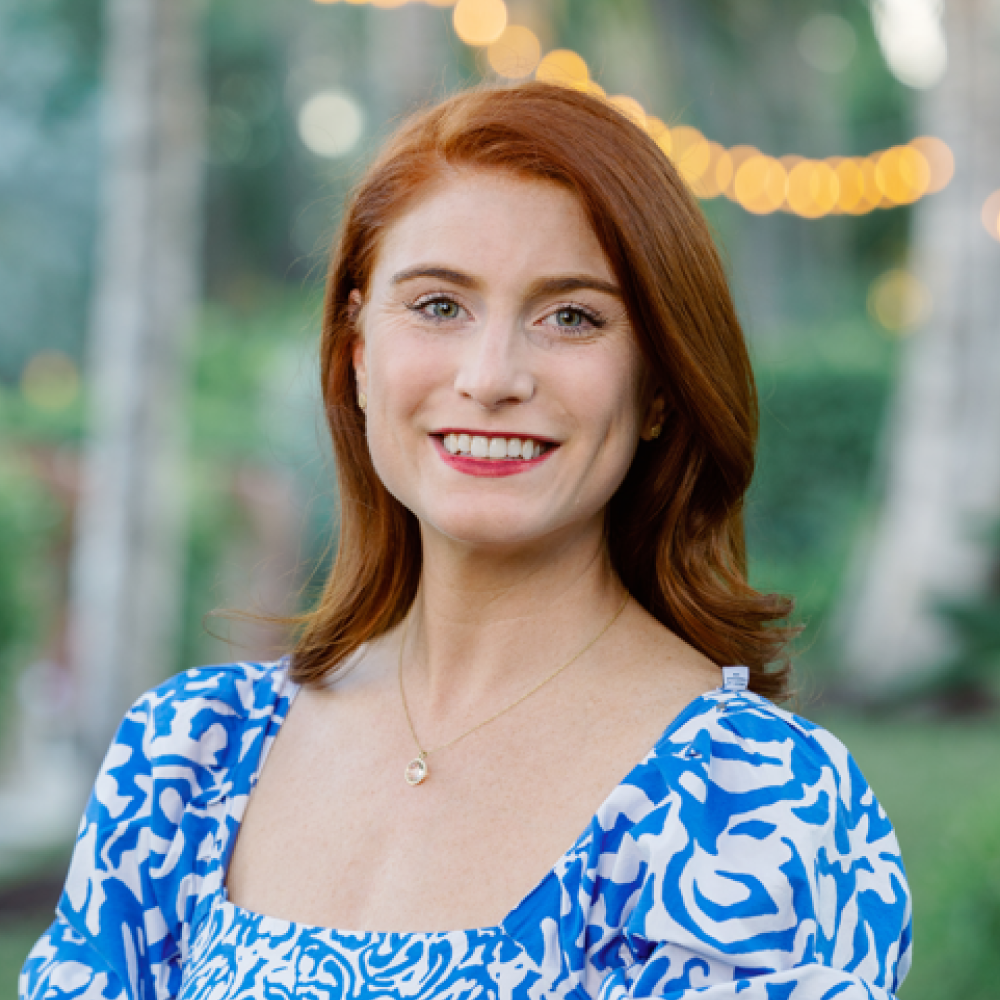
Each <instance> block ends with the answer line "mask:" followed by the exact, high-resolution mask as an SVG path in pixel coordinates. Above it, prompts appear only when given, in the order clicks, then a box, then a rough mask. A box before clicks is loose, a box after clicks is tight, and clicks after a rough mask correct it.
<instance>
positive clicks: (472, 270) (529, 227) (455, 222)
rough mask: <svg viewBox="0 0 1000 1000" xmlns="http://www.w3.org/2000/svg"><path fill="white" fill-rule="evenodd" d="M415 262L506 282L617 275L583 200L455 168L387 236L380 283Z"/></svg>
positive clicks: (507, 176)
mask: <svg viewBox="0 0 1000 1000" xmlns="http://www.w3.org/2000/svg"><path fill="white" fill-rule="evenodd" d="M415 263H426V264H435V265H441V266H444V265H448V266H451V267H455V268H457V269H459V270H461V271H464V272H466V273H469V274H474V275H478V276H481V277H487V278H495V277H496V276H497V275H498V273H502V275H504V276H505V277H506V278H507V279H508V280H511V281H517V280H526V279H531V280H533V279H535V278H537V277H539V276H540V275H543V274H592V275H594V276H595V277H598V278H602V279H603V280H605V281H612V280H613V275H612V273H611V268H610V266H609V264H608V261H607V258H606V257H605V255H604V251H603V250H602V249H601V245H600V243H599V242H598V240H597V236H596V234H595V233H594V230H593V228H592V226H591V225H590V221H589V219H588V218H587V215H586V213H585V212H584V210H583V206H582V205H581V204H580V201H579V199H578V198H577V197H576V196H575V195H574V194H573V193H572V192H571V191H569V190H568V189H566V188H564V187H562V186H561V185H558V184H555V183H554V182H551V181H545V180H541V179H534V178H525V177H521V176H518V175H515V174H511V173H506V172H502V171H494V170H483V169H469V168H464V169H453V170H449V171H448V173H446V174H445V175H444V176H443V177H441V178H440V179H439V180H437V181H436V182H435V183H434V184H433V186H432V187H430V188H429V189H428V190H427V191H426V192H425V193H424V194H423V195H422V196H421V197H420V198H419V199H418V200H417V201H416V202H415V203H414V204H413V205H411V206H410V207H409V208H408V209H407V210H406V211H405V212H404V213H403V215H402V216H400V218H399V219H397V220H396V221H395V222H394V223H393V225H391V226H390V227H389V229H388V231H387V233H386V234H385V236H384V238H383V240H382V245H381V248H380V252H379V255H378V259H377V261H376V265H375V273H374V275H373V277H374V278H375V280H376V281H378V280H379V279H380V278H385V277H387V276H388V275H390V274H393V273H396V272H398V271H399V270H401V269H404V268H407V267H412V266H413V265H414V264H415Z"/></svg>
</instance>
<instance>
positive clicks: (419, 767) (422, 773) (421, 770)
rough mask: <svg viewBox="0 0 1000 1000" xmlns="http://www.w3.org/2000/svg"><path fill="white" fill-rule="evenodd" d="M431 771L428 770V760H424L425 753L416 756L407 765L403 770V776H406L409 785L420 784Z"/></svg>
mask: <svg viewBox="0 0 1000 1000" xmlns="http://www.w3.org/2000/svg"><path fill="white" fill-rule="evenodd" d="M429 773H430V772H429V771H428V770H427V761H426V760H424V757H423V754H421V755H420V756H419V757H414V758H413V760H411V761H410V763H409V764H407V765H406V770H405V771H404V772H403V777H404V778H406V783H407V784H408V785H419V784H420V782H421V781H424V780H425V779H426V777H427V775H428V774H429Z"/></svg>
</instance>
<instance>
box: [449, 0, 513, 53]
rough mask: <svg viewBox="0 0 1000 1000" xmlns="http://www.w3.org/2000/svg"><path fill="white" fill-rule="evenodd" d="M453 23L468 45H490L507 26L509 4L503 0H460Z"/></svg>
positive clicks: (457, 33)
mask: <svg viewBox="0 0 1000 1000" xmlns="http://www.w3.org/2000/svg"><path fill="white" fill-rule="evenodd" d="M452 24H453V25H454V27H455V34H456V35H458V37H459V38H460V39H461V40H462V41H463V42H465V44H466V45H474V46H483V45H490V44H491V43H492V42H495V41H497V39H499V38H500V36H501V35H503V33H504V29H505V28H506V27H507V6H506V4H505V3H504V2H503V0H458V3H456V4H455V10H454V12H453V14H452Z"/></svg>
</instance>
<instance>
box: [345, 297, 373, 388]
mask: <svg viewBox="0 0 1000 1000" xmlns="http://www.w3.org/2000/svg"><path fill="white" fill-rule="evenodd" d="M363 305H364V303H363V302H362V300H361V293H360V292H359V291H358V290H357V289H354V291H353V292H351V294H350V297H349V298H348V300H347V316H348V319H349V320H350V321H351V325H352V326H353V327H354V347H353V348H352V351H351V361H352V363H353V365H354V380H355V382H357V384H358V391H359V392H364V393H366V394H367V392H368V369H367V367H366V366H365V335H364V329H363V327H362V324H361V322H360V317H361V310H362V307H363Z"/></svg>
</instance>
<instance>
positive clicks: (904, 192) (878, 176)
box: [875, 146, 931, 205]
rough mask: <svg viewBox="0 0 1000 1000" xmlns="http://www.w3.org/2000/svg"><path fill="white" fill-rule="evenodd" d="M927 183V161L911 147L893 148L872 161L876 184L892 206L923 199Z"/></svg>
mask: <svg viewBox="0 0 1000 1000" xmlns="http://www.w3.org/2000/svg"><path fill="white" fill-rule="evenodd" d="M930 180H931V170H930V166H929V165H928V163H927V160H926V159H925V158H924V155H923V153H921V152H920V151H919V150H917V149H914V148H913V147H912V146H893V147H892V149H887V150H886V151H885V152H884V153H881V154H879V155H878V157H877V158H876V159H875V183H876V184H878V189H879V191H881V192H882V194H883V196H884V197H885V199H886V200H887V201H889V202H892V203H893V204H895V205H909V204H911V203H912V202H915V201H917V199H919V198H921V197H923V195H925V194H926V193H927V188H928V187H929V186H930Z"/></svg>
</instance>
